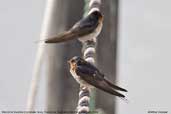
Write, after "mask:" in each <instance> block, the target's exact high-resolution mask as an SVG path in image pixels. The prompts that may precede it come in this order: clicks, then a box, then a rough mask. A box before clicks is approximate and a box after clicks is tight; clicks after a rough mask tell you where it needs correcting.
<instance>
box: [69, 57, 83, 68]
mask: <svg viewBox="0 0 171 114" xmlns="http://www.w3.org/2000/svg"><path fill="white" fill-rule="evenodd" d="M83 62H84V59H82V58H81V57H78V56H74V57H72V58H71V59H70V60H68V63H69V65H70V67H72V66H76V65H80V64H81V63H83Z"/></svg>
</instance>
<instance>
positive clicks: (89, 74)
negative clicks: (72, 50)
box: [68, 56, 127, 98]
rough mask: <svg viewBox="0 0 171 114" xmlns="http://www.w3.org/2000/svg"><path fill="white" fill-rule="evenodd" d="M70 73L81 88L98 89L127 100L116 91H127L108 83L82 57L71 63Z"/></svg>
mask: <svg viewBox="0 0 171 114" xmlns="http://www.w3.org/2000/svg"><path fill="white" fill-rule="evenodd" d="M68 63H69V66H70V72H71V74H72V76H73V77H74V78H75V79H76V81H77V82H78V83H79V84H80V85H81V87H83V86H84V87H88V88H93V87H96V88H98V89H100V90H103V91H104V92H107V93H109V94H112V95H115V96H118V97H120V98H125V96H124V95H123V94H121V93H119V92H117V91H115V90H118V91H122V92H127V90H126V89H123V88H121V87H118V86H116V85H114V84H112V83H111V82H110V81H108V80H107V79H106V78H105V76H104V74H102V73H101V72H100V71H99V70H98V69H97V68H96V67H95V66H94V65H92V64H91V63H89V62H87V61H85V60H84V59H82V58H81V57H78V56H75V57H73V58H71V59H70V60H69V61H68Z"/></svg>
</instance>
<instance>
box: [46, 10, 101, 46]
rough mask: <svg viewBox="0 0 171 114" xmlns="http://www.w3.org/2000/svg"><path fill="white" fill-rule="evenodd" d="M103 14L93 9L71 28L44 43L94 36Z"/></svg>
mask: <svg viewBox="0 0 171 114" xmlns="http://www.w3.org/2000/svg"><path fill="white" fill-rule="evenodd" d="M102 21H103V16H102V14H101V13H100V11H98V10H94V11H93V12H91V13H90V14H88V16H86V17H84V18H83V19H81V20H80V21H78V22H77V23H76V24H75V25H74V26H73V27H72V28H71V29H69V30H68V31H66V32H64V33H61V34H59V35H58V36H56V37H52V38H48V39H46V40H45V43H60V42H64V41H68V40H72V39H76V38H79V40H80V41H82V42H83V41H86V40H91V38H96V37H97V36H98V35H99V33H100V32H101V29H102Z"/></svg>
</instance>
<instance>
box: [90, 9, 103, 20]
mask: <svg viewBox="0 0 171 114" xmlns="http://www.w3.org/2000/svg"><path fill="white" fill-rule="evenodd" d="M89 15H91V16H92V17H93V18H94V19H97V20H99V21H103V15H102V13H101V12H100V11H98V10H94V11H92V12H91V13H90V14H89Z"/></svg>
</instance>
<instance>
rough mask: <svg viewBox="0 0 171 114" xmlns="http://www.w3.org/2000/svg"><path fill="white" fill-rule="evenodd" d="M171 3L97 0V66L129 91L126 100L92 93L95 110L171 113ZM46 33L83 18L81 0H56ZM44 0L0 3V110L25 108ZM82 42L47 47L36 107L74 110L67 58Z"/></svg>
mask: <svg viewBox="0 0 171 114" xmlns="http://www.w3.org/2000/svg"><path fill="white" fill-rule="evenodd" d="M170 3H171V1H169V0H166V1H161V0H158V1H156V0H142V1H139V0H129V1H126V0H120V1H118V0H102V7H101V9H102V13H103V14H104V16H105V19H104V27H103V30H102V33H101V34H100V36H99V37H98V45H97V67H98V68H99V69H100V70H101V71H102V72H103V73H104V74H105V75H106V76H107V77H108V78H109V79H111V81H113V82H114V83H116V84H117V85H119V86H121V87H124V88H126V89H127V90H128V94H126V96H127V99H128V100H129V102H128V103H126V102H125V101H123V100H121V99H119V98H115V97H113V96H111V95H108V94H107V93H104V92H102V91H99V90H97V94H96V108H97V109H101V110H103V111H104V112H105V113H106V114H123V113H127V114H137V113H139V114H146V113H148V111H168V112H169V111H170V110H171V102H170V96H171V91H170V88H169V86H170V83H169V82H170V79H171V78H170V76H171V72H170V67H171V61H170V58H171V53H170V48H171V45H170V41H171V40H170V39H169V37H170V36H171V34H170V31H171V22H170V20H171V14H170V10H171V8H170ZM56 5H57V6H58V7H56V12H53V13H52V17H53V18H52V19H51V20H52V21H53V22H55V23H51V25H53V27H50V28H49V34H50V35H57V34H58V33H60V32H62V31H64V30H67V29H68V28H70V27H72V25H73V24H74V23H75V22H76V21H78V20H79V19H80V18H82V15H83V7H84V1H83V0H74V1H71V0H57V1H56ZM45 7H46V0H36V1H35V0H15V1H9V0H6V1H0V14H1V15H0V30H1V32H0V37H1V42H0V52H1V57H0V58H1V59H0V63H1V64H0V69H1V70H0V90H1V92H0V93H1V94H0V111H2V110H20V111H23V110H25V108H26V102H27V95H28V91H29V87H30V82H31V79H32V72H33V66H34V62H35V56H36V52H37V47H38V44H36V43H35V41H36V40H38V39H39V37H40V32H41V27H42V23H43V18H44V12H45ZM80 52H81V44H80V43H79V42H78V41H76V40H74V41H70V42H68V43H61V44H54V45H48V46H47V49H46V53H45V54H46V56H47V57H46V59H45V61H46V62H45V63H44V64H43V66H42V67H43V68H42V75H41V81H40V85H39V91H38V95H37V101H36V110H46V109H47V110H75V108H76V106H77V101H78V91H79V85H78V84H77V83H76V81H75V80H74V79H73V78H72V77H71V75H70V73H69V70H68V65H67V62H66V61H67V60H68V59H70V58H71V57H73V56H75V55H79V56H81V53H80Z"/></svg>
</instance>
